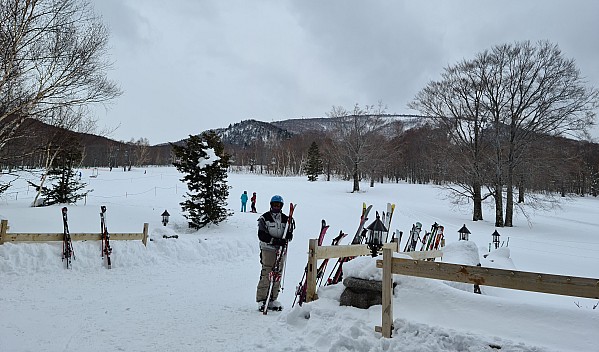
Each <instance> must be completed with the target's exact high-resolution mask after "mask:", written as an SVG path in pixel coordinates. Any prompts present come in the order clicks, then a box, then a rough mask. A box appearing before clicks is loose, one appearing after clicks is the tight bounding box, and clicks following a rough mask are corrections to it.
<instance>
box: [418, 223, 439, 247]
mask: <svg viewBox="0 0 599 352" xmlns="http://www.w3.org/2000/svg"><path fill="white" fill-rule="evenodd" d="M443 230H444V227H443V226H441V225H439V224H437V223H436V222H435V223H434V224H433V225H432V226H431V232H427V233H425V234H424V238H423V239H422V246H421V247H420V250H421V251H430V250H433V249H439V244H440V243H441V241H442V240H443V236H444V235H443Z"/></svg>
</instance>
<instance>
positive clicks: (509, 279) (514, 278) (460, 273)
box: [375, 248, 599, 338]
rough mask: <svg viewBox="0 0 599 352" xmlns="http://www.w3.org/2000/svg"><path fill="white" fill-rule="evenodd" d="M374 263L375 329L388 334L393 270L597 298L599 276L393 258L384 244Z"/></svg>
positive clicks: (452, 279) (441, 278) (495, 285)
mask: <svg viewBox="0 0 599 352" xmlns="http://www.w3.org/2000/svg"><path fill="white" fill-rule="evenodd" d="M406 254H409V253H406ZM376 266H377V267H378V268H382V269H383V293H382V296H383V297H382V298H383V304H382V315H383V316H382V325H383V326H382V327H380V326H377V327H375V331H377V332H381V333H382V334H383V337H387V338H389V337H391V332H392V331H393V299H392V298H393V293H392V289H393V285H392V284H393V274H401V275H409V276H418V277H426V278H430V279H437V280H446V281H456V282H465V283H471V284H477V285H480V286H483V285H484V286H494V287H503V288H510V289H514V290H523V291H533V292H543V293H551V294H555V295H565V296H575V297H585V298H595V299H599V279H591V278H583V277H573V276H560V275H551V274H541V273H534V272H525V271H516V270H503V269H493V268H484V267H480V266H471V265H459V264H448V263H440V262H429V261H419V260H411V259H402V258H393V251H392V250H391V249H385V248H384V249H383V260H377V262H376Z"/></svg>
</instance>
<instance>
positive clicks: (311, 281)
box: [306, 239, 318, 302]
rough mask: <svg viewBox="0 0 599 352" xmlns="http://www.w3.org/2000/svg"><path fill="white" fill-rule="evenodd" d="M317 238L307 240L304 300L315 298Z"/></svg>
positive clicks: (309, 300) (308, 300)
mask: <svg viewBox="0 0 599 352" xmlns="http://www.w3.org/2000/svg"><path fill="white" fill-rule="evenodd" d="M317 247H318V240H317V239H310V241H309V242H308V272H307V273H306V302H312V301H314V300H316V299H317V298H316V280H317V277H316V271H317V265H318V260H317V259H316V248H317Z"/></svg>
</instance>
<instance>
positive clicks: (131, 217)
mask: <svg viewBox="0 0 599 352" xmlns="http://www.w3.org/2000/svg"><path fill="white" fill-rule="evenodd" d="M90 175H92V171H91V170H83V178H84V181H86V182H88V183H89V187H90V188H92V189H94V191H93V192H92V193H90V194H89V195H88V197H87V199H86V200H85V201H81V202H80V203H78V204H76V205H70V206H69V207H68V208H69V213H68V214H69V226H70V231H71V233H77V232H95V231H99V228H100V217H99V213H100V205H106V206H107V208H108V210H107V223H108V229H109V231H110V232H113V233H117V232H141V230H142V227H143V223H144V222H148V223H149V224H150V238H151V240H152V241H150V242H148V246H147V248H146V247H144V246H143V244H142V243H141V242H140V241H113V242H112V247H113V255H112V266H113V268H112V269H111V270H108V269H106V268H105V266H104V264H103V261H102V259H101V258H100V243H99V242H97V241H82V242H79V241H77V242H74V244H73V245H74V250H75V255H76V260H75V261H73V269H72V270H66V269H64V264H63V263H62V262H61V260H60V257H61V243H60V242H55V243H18V244H12V243H6V244H4V245H2V246H0V351H2V352H17V351H81V352H91V351H495V350H497V347H501V351H527V352H532V351H535V352H536V351H576V352H583V351H599V347H598V346H599V345H598V344H597V341H596V334H597V331H599V307H598V308H597V309H593V306H594V305H596V304H597V302H598V301H597V300H590V299H582V298H576V297H565V296H556V295H548V294H539V293H529V292H522V291H514V290H506V289H499V288H492V287H483V288H482V291H483V294H482V295H476V294H473V293H472V287H471V286H470V285H465V284H463V285H462V284H455V283H444V282H441V281H436V280H428V279H421V278H414V277H406V276H399V275H396V277H395V281H396V282H398V287H397V288H396V291H395V292H396V293H395V297H394V319H395V322H394V326H395V331H394V333H393V338H391V339H384V338H382V337H381V336H380V334H378V333H376V332H374V326H375V325H380V324H381V308H380V306H375V307H371V308H370V309H367V310H360V309H355V308H349V307H340V306H339V305H338V299H339V296H340V295H341V292H342V290H343V287H342V285H336V286H332V287H326V288H321V289H320V290H319V296H320V299H319V300H318V301H316V302H313V303H309V304H305V305H304V306H303V307H295V308H291V303H292V302H293V298H294V289H295V286H296V284H297V283H298V282H299V280H300V278H301V276H302V274H303V269H304V266H305V264H306V260H307V254H306V253H307V248H308V239H309V238H315V237H316V236H317V234H318V231H319V228H320V220H321V219H326V221H327V222H328V223H329V224H330V225H331V227H330V229H329V232H328V236H327V238H326V239H325V243H330V240H331V239H332V238H333V237H334V235H336V234H338V233H339V231H340V230H343V231H344V232H348V233H350V236H349V237H351V235H353V233H354V232H355V230H356V227H357V224H358V218H359V214H360V211H361V204H362V202H366V203H368V204H373V205H374V208H373V210H379V211H382V210H384V209H385V205H386V203H387V202H393V203H396V204H397V208H396V214H395V215H394V217H393V221H392V229H393V230H394V229H399V230H401V231H404V233H406V234H407V232H408V231H409V229H410V228H411V225H412V223H414V222H416V221H420V222H421V223H422V224H423V228H424V229H430V226H431V224H432V223H433V222H435V221H436V222H438V223H440V224H441V225H444V226H445V234H446V239H447V249H446V253H445V256H444V261H448V262H453V263H465V264H473V263H472V262H473V261H475V260H476V259H477V258H479V259H480V260H481V262H482V264H483V266H493V267H500V268H510V267H511V268H516V269H517V270H523V271H538V272H545V273H553V274H564V275H573V276H582V277H591V278H599V220H598V219H599V199H596V198H588V197H587V198H574V199H571V200H567V201H564V203H563V204H562V207H561V209H558V210H551V211H542V212H536V213H534V214H533V215H532V217H531V219H530V224H529V222H528V221H527V220H526V219H525V218H524V217H521V216H520V217H517V218H516V219H515V226H514V227H513V228H503V229H498V231H499V233H500V234H501V239H502V240H503V241H507V238H508V237H509V248H507V249H506V248H504V249H501V250H499V251H494V252H493V253H491V255H489V256H488V257H487V258H483V254H487V253H488V246H489V242H490V241H491V233H493V231H494V230H495V228H494V227H493V215H492V211H491V209H485V214H484V215H485V217H486V220H485V221H481V222H476V223H473V222H471V221H469V219H470V218H471V215H470V209H469V208H468V207H465V208H459V207H457V208H456V207H455V206H453V205H451V204H450V202H449V200H448V199H447V198H446V194H445V192H444V191H443V190H440V189H438V188H435V187H433V186H429V185H410V184H404V183H399V184H382V185H380V184H377V185H376V186H375V187H374V188H369V187H368V185H367V184H366V183H364V184H362V187H363V192H360V193H358V194H352V193H350V190H351V184H350V182H343V181H331V182H325V181H318V182H314V183H310V182H308V181H307V180H306V178H304V177H292V178H282V177H268V176H257V175H247V174H230V175H229V180H228V181H229V184H230V185H231V186H232V189H231V193H230V200H229V207H230V208H231V209H232V210H234V211H235V214H234V215H233V216H232V217H230V218H229V219H228V220H227V221H226V222H224V223H222V224H220V225H219V226H212V227H210V228H205V229H202V230H200V231H190V230H189V229H188V228H187V225H186V221H185V219H184V218H183V216H182V214H181V213H180V208H179V206H178V203H179V202H181V201H182V197H183V194H184V193H185V191H186V188H185V185H184V184H182V183H181V182H180V181H179V178H180V177H181V175H180V174H179V173H178V172H177V171H176V170H175V169H174V168H170V167H162V168H152V167H151V168H147V169H138V170H133V171H131V172H122V171H120V170H117V169H113V171H112V172H109V171H108V170H107V169H100V170H99V175H98V177H97V178H90V177H89V176H90ZM27 177H34V176H27ZM24 179H25V177H24V178H23V179H22V180H19V181H17V182H16V183H15V186H14V187H13V188H11V189H10V190H9V191H8V193H6V194H4V196H3V198H2V199H0V216H1V217H2V218H3V219H8V220H9V226H10V230H9V232H62V220H61V215H60V214H61V212H60V208H61V206H52V207H46V208H30V207H29V203H30V202H31V201H32V200H33V197H34V194H33V191H32V190H31V189H28V187H27V185H26V182H25V181H24ZM244 190H247V191H248V193H249V194H251V192H257V194H258V205H257V207H258V212H259V214H260V213H261V212H264V211H266V210H267V207H268V200H269V199H270V196H272V195H273V194H281V195H282V196H283V197H284V198H285V200H286V202H287V203H288V202H294V203H297V204H298V208H297V210H296V214H295V218H296V222H297V228H296V231H295V237H294V240H293V242H291V244H290V248H289V258H288V264H287V272H286V278H285V284H284V286H285V290H284V291H283V292H282V294H281V295H280V301H282V303H283V304H284V305H285V307H286V309H285V310H284V311H283V312H280V313H274V312H273V313H271V314H269V315H268V316H263V315H262V314H260V313H259V312H257V310H256V308H257V305H256V303H255V302H254V298H255V289H256V284H257V280H258V275H259V270H260V265H259V258H258V254H259V253H258V240H257V236H256V219H257V217H258V215H259V214H252V213H240V212H239V211H238V210H239V209H238V208H239V197H240V195H241V193H243V191H244ZM248 208H249V207H248ZM165 209H166V210H168V211H169V212H170V214H171V221H170V223H169V224H168V226H166V227H164V226H162V224H161V223H160V220H161V217H160V214H161V213H162V212H163V211H164V210H165ZM286 209H287V205H286ZM371 218H373V217H371ZM463 224H466V226H467V227H468V228H469V229H470V231H471V232H472V235H471V236H470V241H469V242H463V241H462V242H458V241H457V239H458V234H457V230H459V229H460V227H461V226H462V225H463ZM175 234H177V235H179V238H178V239H164V238H163V237H162V236H163V235H169V236H170V235H175ZM349 240H350V239H349V238H347V239H346V242H344V243H343V244H345V243H347V242H349ZM404 244H405V235H404V241H403V243H402V245H401V246H402V248H403V245H404ZM350 263H351V265H348V267H347V270H349V271H351V272H353V273H355V274H356V275H359V274H360V273H364V272H367V273H369V275H373V273H376V271H377V269H375V268H374V267H373V266H374V260H373V259H372V258H369V257H364V258H359V259H357V260H355V261H353V262H350ZM330 267H332V264H330ZM327 275H328V273H327ZM308 315H309V317H310V318H309V319H306V316H308ZM491 346H493V347H491Z"/></svg>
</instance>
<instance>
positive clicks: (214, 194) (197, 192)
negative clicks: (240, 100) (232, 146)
mask: <svg viewBox="0 0 599 352" xmlns="http://www.w3.org/2000/svg"><path fill="white" fill-rule="evenodd" d="M171 146H172V148H173V151H174V153H175V157H176V161H175V162H174V163H173V165H174V166H175V167H176V168H177V170H179V172H182V173H184V174H185V176H184V177H183V178H182V179H181V181H183V182H185V183H187V188H188V189H189V191H188V192H187V194H186V200H185V201H184V202H182V203H180V204H181V208H182V210H183V212H184V213H186V214H184V216H185V218H186V219H187V220H188V225H189V227H191V228H195V229H199V228H202V227H204V226H206V225H208V224H210V223H213V224H218V223H219V222H221V221H223V220H225V219H226V218H227V217H228V216H230V215H231V214H232V213H231V211H230V210H228V209H226V206H227V197H228V196H229V186H228V185H227V168H228V167H229V158H230V156H229V155H228V154H226V153H225V151H224V145H223V143H222V142H221V140H220V137H219V136H218V135H217V134H216V132H214V131H206V132H203V133H202V134H200V135H196V136H192V135H190V136H189V138H188V139H187V141H186V144H185V145H184V146H177V145H174V144H171Z"/></svg>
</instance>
